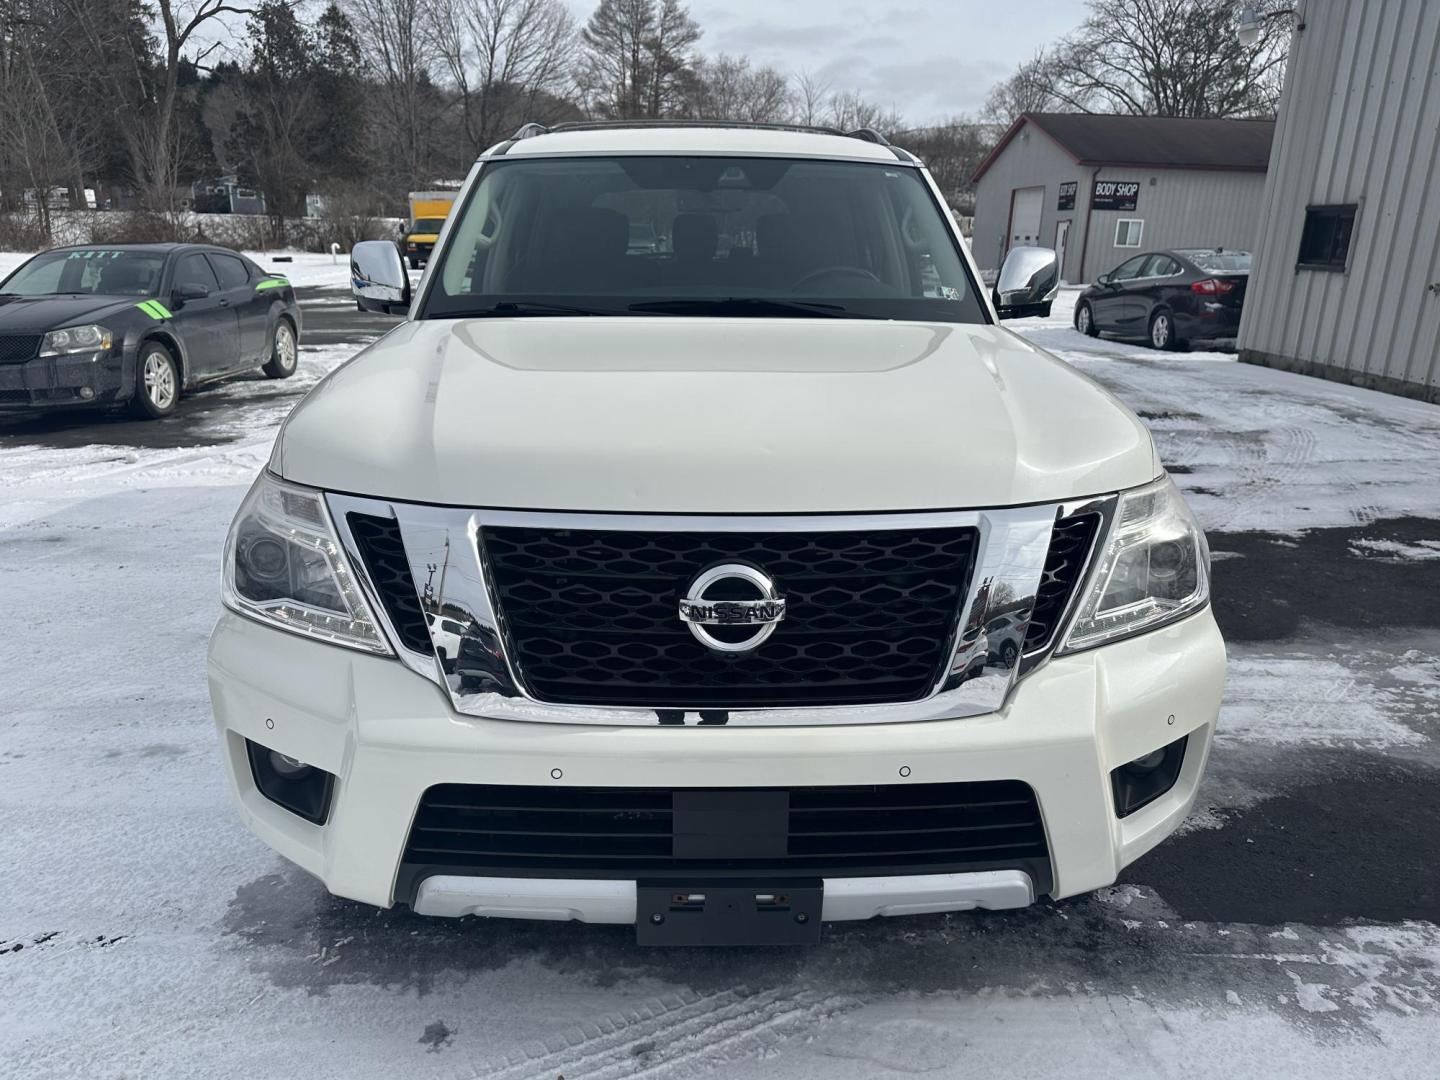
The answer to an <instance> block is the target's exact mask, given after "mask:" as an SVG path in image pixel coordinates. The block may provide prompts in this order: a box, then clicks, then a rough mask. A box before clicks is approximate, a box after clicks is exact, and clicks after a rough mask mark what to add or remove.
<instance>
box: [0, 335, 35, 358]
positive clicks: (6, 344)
mask: <svg viewBox="0 0 1440 1080" xmlns="http://www.w3.org/2000/svg"><path fill="white" fill-rule="evenodd" d="M38 355H40V335H39V334H0V364H19V363H23V362H24V361H26V360H33V359H34V358H35V357H36V356H38Z"/></svg>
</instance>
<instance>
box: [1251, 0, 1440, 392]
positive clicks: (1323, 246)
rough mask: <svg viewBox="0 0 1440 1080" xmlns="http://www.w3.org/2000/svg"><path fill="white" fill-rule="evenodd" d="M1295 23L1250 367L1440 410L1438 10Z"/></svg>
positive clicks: (1256, 286)
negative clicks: (1317, 378)
mask: <svg viewBox="0 0 1440 1080" xmlns="http://www.w3.org/2000/svg"><path fill="white" fill-rule="evenodd" d="M1294 17H1295V19H1296V30H1295V34H1294V37H1293V39H1292V42H1291V49H1290V60H1289V69H1288V71H1287V72H1286V77H1285V90H1284V95H1283V97H1282V98H1281V103H1280V115H1279V119H1278V125H1279V126H1278V129H1277V132H1276V138H1275V149H1274V155H1273V157H1272V158H1271V162H1270V171H1269V177H1268V179H1267V182H1266V185H1265V213H1264V218H1263V227H1262V231H1261V233H1260V236H1259V241H1258V244H1257V247H1256V262H1255V269H1254V271H1253V272H1252V273H1251V276H1250V286H1249V291H1248V292H1247V294H1246V297H1245V314H1244V318H1243V319H1242V321H1241V324H1240V338H1239V342H1238V345H1239V350H1240V359H1241V360H1246V361H1249V362H1251V363H1258V364H1268V365H1271V366H1274V367H1282V368H1286V369H1289V370H1292V371H1300V372H1304V373H1306V374H1311V375H1321V376H1324V377H1326V378H1331V379H1336V380H1340V381H1344V382H1349V383H1355V384H1358V385H1362V386H1370V387H1374V388H1376V389H1381V390H1389V391H1391V392H1393V393H1399V394H1405V395H1407V396H1411V397H1419V398H1424V399H1426V400H1429V401H1440V3H1436V2H1435V0H1385V2H1384V3H1375V2H1373V0H1325V2H1324V3H1314V2H1310V3H1304V4H1300V5H1297V11H1296V13H1295V15H1294Z"/></svg>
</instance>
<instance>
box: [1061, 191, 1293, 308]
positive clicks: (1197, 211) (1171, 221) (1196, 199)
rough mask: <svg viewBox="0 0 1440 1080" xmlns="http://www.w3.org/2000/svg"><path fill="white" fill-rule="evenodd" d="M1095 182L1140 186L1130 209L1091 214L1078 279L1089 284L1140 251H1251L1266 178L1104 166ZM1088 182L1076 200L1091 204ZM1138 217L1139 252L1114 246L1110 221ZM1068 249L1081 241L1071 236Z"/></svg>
mask: <svg viewBox="0 0 1440 1080" xmlns="http://www.w3.org/2000/svg"><path fill="white" fill-rule="evenodd" d="M1098 179H1100V180H1134V181H1136V182H1138V183H1139V184H1140V194H1139V195H1138V196H1136V199H1135V209H1134V210H1096V211H1095V212H1094V213H1093V214H1092V215H1091V220H1090V242H1089V244H1088V246H1087V248H1086V254H1085V266H1084V268H1083V277H1081V278H1078V279H1077V280H1081V281H1094V280H1095V278H1096V277H1097V276H1098V275H1100V274H1103V273H1105V272H1106V271H1109V270H1113V269H1115V267H1117V266H1119V265H1120V264H1121V263H1122V262H1124V261H1125V260H1126V259H1128V258H1130V257H1131V256H1132V255H1138V254H1140V253H1141V252H1142V251H1156V250H1159V249H1161V248H1177V247H1227V248H1239V249H1241V250H1251V248H1252V246H1253V245H1254V244H1255V242H1256V240H1257V239H1258V238H1259V235H1260V205H1261V199H1262V198H1263V196H1264V194H1265V174H1264V173H1261V172H1235V171H1230V170H1223V171H1222V170H1218V169H1155V168H1131V167H1128V166H1106V167H1105V168H1103V169H1101V170H1100V175H1099V177H1098ZM1091 190H1092V185H1091V184H1085V185H1083V186H1082V188H1081V191H1080V194H1079V198H1080V199H1081V200H1082V201H1083V202H1084V203H1085V204H1086V205H1088V204H1089V201H1090V192H1091ZM1131 218H1139V219H1140V220H1141V221H1143V222H1145V229H1144V234H1143V235H1142V236H1141V239H1140V246H1139V247H1138V248H1122V247H1116V246H1115V223H1116V222H1118V221H1120V220H1122V219H1131ZM1070 243H1071V245H1072V246H1074V245H1076V244H1078V243H1080V240H1079V239H1077V238H1076V237H1075V236H1073V235H1072V236H1071V237H1070Z"/></svg>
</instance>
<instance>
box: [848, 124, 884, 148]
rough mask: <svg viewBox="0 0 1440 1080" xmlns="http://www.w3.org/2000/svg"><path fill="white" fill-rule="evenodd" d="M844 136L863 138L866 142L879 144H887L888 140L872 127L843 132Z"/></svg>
mask: <svg viewBox="0 0 1440 1080" xmlns="http://www.w3.org/2000/svg"><path fill="white" fill-rule="evenodd" d="M845 135H846V137H848V138H851V139H864V140H865V141H866V142H873V143H878V144H879V145H881V146H889V145H890V140H889V139H887V138H885V136H884V135H881V134H880V133H879V132H878V131H876V130H875V129H874V128H868V127H862V128H856V129H855V130H854V131H847V132H845Z"/></svg>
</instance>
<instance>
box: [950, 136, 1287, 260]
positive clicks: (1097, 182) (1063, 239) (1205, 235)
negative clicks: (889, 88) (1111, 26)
mask: <svg viewBox="0 0 1440 1080" xmlns="http://www.w3.org/2000/svg"><path fill="white" fill-rule="evenodd" d="M1274 131H1275V125H1274V123H1272V122H1271V121H1268V120H1191V119H1184V118H1179V117H1170V116H1099V115H1092V114H1088V113H1026V114H1025V115H1023V116H1021V117H1020V118H1019V119H1018V120H1016V121H1015V123H1014V124H1012V125H1011V126H1010V128H1009V129H1008V130H1007V131H1006V132H1005V134H1004V135H1003V136H1002V137H1001V139H1000V141H999V143H997V144H996V146H995V149H994V150H992V151H991V152H990V154H989V156H987V157H986V158H985V160H984V161H982V162H981V163H980V166H979V168H977V169H976V170H975V175H974V178H973V179H974V181H975V185H976V190H975V231H974V235H973V236H972V237H971V240H970V249H971V251H972V252H973V254H974V256H975V260H976V262H977V263H978V264H979V266H980V268H981V270H995V269H997V268H998V267H999V266H1000V264H1001V263H1002V262H1003V261H1004V259H1005V253H1006V252H1007V251H1009V250H1010V248H1012V247H1015V246H1017V245H1021V244H1036V245H1039V246H1041V247H1052V248H1054V249H1055V250H1056V251H1058V252H1059V253H1060V276H1061V278H1062V279H1063V280H1065V281H1069V282H1082V281H1093V280H1095V277H1096V276H1097V275H1099V274H1103V273H1105V272H1106V271H1107V270H1112V269H1114V268H1115V267H1116V266H1117V265H1119V264H1120V263H1122V262H1124V261H1125V260H1126V259H1127V258H1129V257H1130V256H1132V255H1138V254H1139V253H1140V252H1142V251H1152V250H1154V249H1156V248H1167V247H1227V248H1240V249H1243V250H1249V249H1250V248H1251V246H1252V245H1253V244H1254V243H1255V241H1256V239H1257V238H1258V236H1259V231H1260V228H1259V224H1260V205H1261V199H1262V196H1263V194H1264V190H1265V166H1266V163H1267V162H1268V161H1269V158H1270V142H1271V138H1272V136H1273V135H1274Z"/></svg>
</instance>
